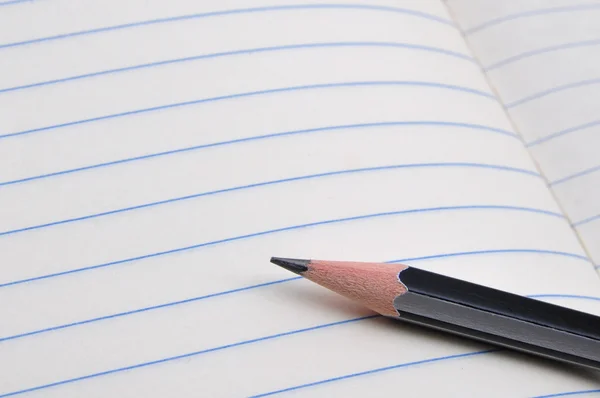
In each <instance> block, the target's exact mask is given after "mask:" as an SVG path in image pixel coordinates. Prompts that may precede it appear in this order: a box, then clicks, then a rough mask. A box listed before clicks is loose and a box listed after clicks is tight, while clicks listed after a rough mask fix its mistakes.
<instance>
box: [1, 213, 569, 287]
mask: <svg viewBox="0 0 600 398" xmlns="http://www.w3.org/2000/svg"><path fill="white" fill-rule="evenodd" d="M456 210H504V211H519V212H527V213H534V214H541V215H546V216H551V217H557V218H561V219H563V220H564V219H565V217H564V216H563V215H562V214H560V213H555V212H552V211H547V210H542V209H535V208H528V207H519V206H499V205H471V206H442V207H431V208H421V209H410V210H398V211H390V212H383V213H373V214H365V215H359V216H353V217H347V218H337V219H331V220H324V221H317V222H312V223H307V224H299V225H293V226H289V227H283V228H277V229H271V230H266V231H260V232H254V233H251V234H246V235H239V236H234V237H229V238H224V239H219V240H215V241H211V242H204V243H199V244H196V245H191V246H185V247H179V248H176V249H171V250H165V251H161V252H156V253H150V254H144V255H141V256H137V257H130V258H126V259H122V260H116V261H111V262H108V263H103V264H98V265H91V266H87V267H81V268H76V269H71V270H68V271H62V272H56V273H52V274H46V275H42V276H36V277H32V278H26V279H21V280H16V281H11V282H5V283H2V284H0V288H4V287H8V286H13V285H19V284H22V283H29V282H33V281H39V280H43V279H49V278H56V277H59V276H65V275H69V274H74V273H79V272H86V271H91V270H94V269H100V268H106V267H111V266H115V265H119V264H125V263H130V262H134V261H140V260H145V259H148V258H154V257H160V256H166V255H169V254H174V253H181V252H185V251H189V250H194V249H199V248H202V247H207V246H215V245H218V244H222V243H228V242H235V241H239V240H244V239H249V238H255V237H259V236H264V235H270V234H273V233H279V232H286V231H293V230H297V229H304V228H310V227H316V226H321V225H328V224H337V223H342V222H349V221H358V220H366V219H372V218H380V217H390V216H396V215H406V214H416V213H431V212H440V211H456Z"/></svg>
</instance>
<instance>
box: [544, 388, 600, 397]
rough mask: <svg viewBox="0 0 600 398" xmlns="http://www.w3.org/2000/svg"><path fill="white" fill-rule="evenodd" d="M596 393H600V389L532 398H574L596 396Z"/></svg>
mask: <svg viewBox="0 0 600 398" xmlns="http://www.w3.org/2000/svg"><path fill="white" fill-rule="evenodd" d="M596 393H600V389H597V390H581V391H569V392H559V393H557V394H550V395H538V396H536V397H532V398H551V397H568V396H573V395H583V394H596Z"/></svg>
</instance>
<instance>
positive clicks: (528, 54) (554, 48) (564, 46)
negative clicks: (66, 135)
mask: <svg viewBox="0 0 600 398" xmlns="http://www.w3.org/2000/svg"><path fill="white" fill-rule="evenodd" d="M599 44H600V40H586V41H578V42H572V43H566V44H561V45H558V46H551V47H544V48H539V49H537V50H532V51H525V52H522V53H520V54H517V55H514V56H512V57H508V58H506V59H503V60H502V61H498V62H496V63H494V64H491V65H489V66H487V67H485V68H484V70H485V71H486V72H489V71H492V70H494V69H498V68H500V67H503V66H506V65H509V64H512V63H514V62H517V61H520V60H522V59H526V58H531V57H535V56H536V55H540V54H547V53H551V52H556V51H562V50H569V49H573V48H580V47H589V46H597V45H599ZM0 92H2V91H0Z"/></svg>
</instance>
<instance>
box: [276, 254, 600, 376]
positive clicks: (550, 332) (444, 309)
mask: <svg viewBox="0 0 600 398" xmlns="http://www.w3.org/2000/svg"><path fill="white" fill-rule="evenodd" d="M271 262H272V263H274V264H277V265H279V266H281V267H283V268H285V269H287V270H289V271H292V272H294V273H296V274H298V275H301V276H303V277H305V278H306V279H309V280H311V281H313V282H315V283H317V284H319V285H321V286H323V287H326V288H328V289H330V290H332V291H334V292H336V293H339V294H341V295H343V296H345V297H347V298H349V299H352V300H355V301H357V302H359V303H361V304H362V305H364V306H365V307H367V308H370V309H371V310H373V311H375V312H378V313H379V314H381V315H384V316H387V317H393V318H397V319H400V320H403V321H406V322H410V323H415V324H419V325H422V326H426V327H430V328H434V329H438V330H442V331H446V332H449V333H453V334H457V335H460V336H464V337H469V338H472V339H475V340H479V341H484V342H486V343H491V344H493V345H497V346H501V347H506V348H510V349H514V350H517V351H522V352H526V353H529V354H533V355H538V356H542V357H546V358H551V359H555V360H559V361H563V362H567V363H571V364H576V365H581V366H585V367H590V368H593V369H600V317H597V316H594V315H591V314H587V313H585V312H580V311H576V310H572V309H569V308H565V307H561V306H558V305H554V304H550V303H545V302H543V301H539V300H535V299H531V298H528V297H522V296H519V295H515V294H512V293H507V292H503V291H500V290H496V289H492V288H489V287H485V286H481V285H477V284H474V283H470V282H466V281H462V280H459V279H454V278H450V277H447V276H444V275H440V274H436V273H433V272H429V271H425V270H421V269H418V268H414V267H409V266H407V265H401V264H386V263H365V262H344V261H322V260H300V259H288V258H278V257H273V258H271Z"/></svg>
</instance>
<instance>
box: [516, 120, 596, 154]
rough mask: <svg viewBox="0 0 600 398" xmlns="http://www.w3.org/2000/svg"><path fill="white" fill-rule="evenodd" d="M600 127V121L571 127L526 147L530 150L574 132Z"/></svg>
mask: <svg viewBox="0 0 600 398" xmlns="http://www.w3.org/2000/svg"><path fill="white" fill-rule="evenodd" d="M598 125H600V120H593V121H591V122H587V123H584V124H580V125H579V126H575V127H569V128H568V129H564V130H560V131H557V132H555V133H552V134H549V135H547V136H545V137H542V138H538V139H537V140H535V141H531V142H530V143H528V144H526V146H527V147H528V148H529V147H532V146H536V145H539V144H543V143H545V142H548V141H551V140H553V139H555V138H558V137H561V136H563V135H567V134H570V133H574V132H577V131H581V130H585V129H587V128H589V127H595V126H598Z"/></svg>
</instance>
